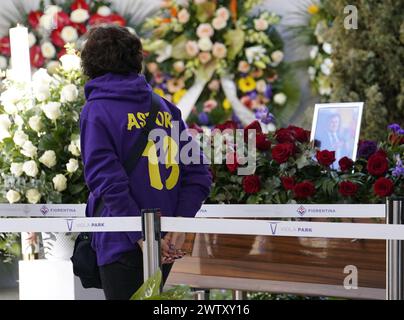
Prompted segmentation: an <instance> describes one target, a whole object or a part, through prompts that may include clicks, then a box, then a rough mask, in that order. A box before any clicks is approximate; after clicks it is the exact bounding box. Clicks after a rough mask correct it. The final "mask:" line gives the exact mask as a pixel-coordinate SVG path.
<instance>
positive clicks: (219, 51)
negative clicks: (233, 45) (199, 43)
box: [212, 42, 227, 59]
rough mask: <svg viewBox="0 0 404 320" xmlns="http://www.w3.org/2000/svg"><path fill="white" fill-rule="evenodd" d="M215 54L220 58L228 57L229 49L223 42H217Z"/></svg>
mask: <svg viewBox="0 0 404 320" xmlns="http://www.w3.org/2000/svg"><path fill="white" fill-rule="evenodd" d="M212 53H213V56H214V57H216V58H219V59H222V58H224V57H226V54H227V49H226V46H225V45H224V44H223V43H220V42H215V44H214V45H213V48H212Z"/></svg>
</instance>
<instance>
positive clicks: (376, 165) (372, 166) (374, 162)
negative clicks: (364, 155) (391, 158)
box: [367, 151, 389, 177]
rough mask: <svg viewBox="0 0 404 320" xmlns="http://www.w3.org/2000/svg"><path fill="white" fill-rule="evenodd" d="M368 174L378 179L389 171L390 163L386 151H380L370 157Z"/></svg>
mask: <svg viewBox="0 0 404 320" xmlns="http://www.w3.org/2000/svg"><path fill="white" fill-rule="evenodd" d="M367 169H368V172H369V173H370V174H371V175H373V176H376V177H380V176H382V175H384V174H385V173H386V172H387V170H388V169H389V162H388V161H387V158H386V155H385V152H384V151H378V152H376V153H375V154H373V155H372V156H370V158H369V160H368V164H367Z"/></svg>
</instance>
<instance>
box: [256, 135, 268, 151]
mask: <svg viewBox="0 0 404 320" xmlns="http://www.w3.org/2000/svg"><path fill="white" fill-rule="evenodd" d="M256 138H257V149H258V150H261V151H266V150H269V149H270V148H271V141H269V140H268V136H267V135H266V134H265V133H258V134H257V137H256Z"/></svg>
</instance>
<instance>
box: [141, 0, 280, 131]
mask: <svg viewBox="0 0 404 320" xmlns="http://www.w3.org/2000/svg"><path fill="white" fill-rule="evenodd" d="M259 3H261V1H260V0H248V1H239V0H192V1H189V2H188V4H187V5H184V6H181V5H178V4H177V3H175V2H173V1H164V2H163V5H162V9H161V10H160V11H159V13H158V14H157V15H156V16H155V17H152V18H149V19H148V20H146V23H145V24H144V28H143V30H144V31H146V32H149V33H148V34H147V37H145V39H144V41H143V43H144V49H145V51H146V53H147V54H146V72H147V74H148V77H149V80H150V82H151V84H152V86H153V88H154V91H155V92H156V93H158V94H160V95H161V96H163V97H165V98H167V99H168V100H171V101H172V102H173V103H175V104H177V105H178V106H179V107H180V109H181V111H182V114H183V118H184V119H186V120H187V122H188V123H196V124H198V125H215V124H218V123H221V122H223V121H224V120H226V119H228V118H229V117H230V116H231V115H232V111H233V114H234V115H235V116H236V117H235V118H237V119H238V120H239V121H240V122H241V124H243V125H247V124H248V123H250V122H251V121H253V120H255V119H257V118H258V119H259V120H260V121H261V124H262V125H264V126H265V127H267V128H269V129H270V130H271V129H272V130H273V129H274V126H273V121H274V117H273V115H272V113H275V114H277V112H278V111H280V110H282V109H283V108H284V107H285V104H286V102H287V100H288V97H287V95H286V94H285V93H284V92H283V89H284V79H283V77H282V72H283V71H284V62H283V58H284V54H283V52H282V46H283V43H282V41H281V39H280V37H279V35H278V33H277V31H276V29H275V26H276V25H277V24H278V23H279V21H280V17H279V16H277V15H275V14H273V13H269V12H267V11H265V12H258V13H256V14H254V15H250V14H249V12H250V11H251V10H252V9H253V8H254V7H255V6H256V5H257V4H259Z"/></svg>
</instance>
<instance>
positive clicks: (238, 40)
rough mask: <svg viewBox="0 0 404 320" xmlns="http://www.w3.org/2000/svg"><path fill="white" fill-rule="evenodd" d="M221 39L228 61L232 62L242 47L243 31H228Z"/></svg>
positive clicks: (243, 40)
mask: <svg viewBox="0 0 404 320" xmlns="http://www.w3.org/2000/svg"><path fill="white" fill-rule="evenodd" d="M223 37H224V40H225V43H226V47H227V56H228V58H229V60H233V59H235V58H236V56H237V54H238V53H239V52H240V50H241V49H243V47H244V42H245V34H244V31H243V30H240V29H235V30H229V31H227V32H226V34H225V35H224V36H223Z"/></svg>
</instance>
